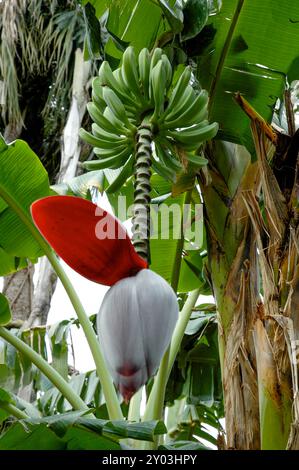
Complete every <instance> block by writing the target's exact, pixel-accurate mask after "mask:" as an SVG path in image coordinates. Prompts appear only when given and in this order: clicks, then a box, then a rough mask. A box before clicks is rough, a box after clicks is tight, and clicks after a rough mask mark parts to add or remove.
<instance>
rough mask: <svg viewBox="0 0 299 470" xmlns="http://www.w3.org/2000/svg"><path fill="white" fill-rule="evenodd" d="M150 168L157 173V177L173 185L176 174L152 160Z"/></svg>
mask: <svg viewBox="0 0 299 470" xmlns="http://www.w3.org/2000/svg"><path fill="white" fill-rule="evenodd" d="M152 167H153V170H154V171H155V172H156V173H158V175H160V176H162V178H165V179H166V180H169V181H171V182H172V183H175V181H176V174H175V172H174V171H173V170H171V169H170V168H167V166H163V165H161V163H159V162H157V160H154V159H153V160H152Z"/></svg>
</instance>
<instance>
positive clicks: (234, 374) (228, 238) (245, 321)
mask: <svg viewBox="0 0 299 470" xmlns="http://www.w3.org/2000/svg"><path fill="white" fill-rule="evenodd" d="M152 3H155V4H156V9H155V10H154V9H153V13H152V19H153V21H152V22H151V23H150V25H149V26H148V27H147V29H146V31H145V33H146V34H145V36H144V37H140V35H138V33H136V25H138V21H139V26H140V27H141V22H142V13H141V11H140V10H138V7H140V5H138V7H137V11H135V12H134V14H131V13H130V12H129V11H128V10H127V9H128V7H129V5H130V6H133V4H135V2H129V1H128V2H125V4H124V6H123V8H122V13H123V15H124V18H123V22H121V23H116V22H114V20H115V15H116V10H113V8H111V9H110V16H109V21H108V24H109V25H110V26H111V28H114V32H115V33H116V34H117V35H118V36H119V37H120V38H121V39H123V40H129V41H130V42H131V44H133V45H134V46H135V47H137V48H139V49H140V48H141V47H142V46H144V45H145V46H146V45H148V44H151V45H152V44H154V43H155V42H156V44H163V46H164V48H165V51H166V50H167V53H168V54H170V55H171V57H172V58H173V60H174V61H180V60H182V56H179V58H178V51H181V52H182V51H183V52H184V53H185V54H187V56H188V57H189V59H192V60H193V61H194V62H195V63H196V66H197V73H196V78H197V80H198V81H199V83H201V84H203V85H204V86H205V88H206V89H208V90H209V95H210V101H209V116H210V119H211V120H216V121H217V122H219V125H220V131H219V133H218V139H219V138H221V139H223V140H222V141H220V140H217V141H214V142H213V143H212V144H211V145H208V146H207V148H206V152H205V156H206V158H207V159H208V161H209V164H208V168H207V169H203V170H201V171H200V172H199V174H198V180H199V183H200V185H201V191H202V195H203V198H204V203H205V206H204V207H205V224H206V230H207V237H208V253H209V276H210V280H211V282H212V285H213V291H214V295H215V298H216V301H217V309H218V314H219V345H220V355H221V362H222V375H223V385H224V393H225V401H226V428H227V440H228V446H229V447H231V448H241V449H256V448H260V447H262V448H285V447H286V445H287V441H288V437H289V435H290V430H291V422H292V421H293V420H295V424H294V425H293V427H292V429H293V431H294V430H295V429H296V419H297V418H296V416H297V415H296V414H295V415H294V414H292V409H293V410H296V409H297V407H296V404H295V403H294V398H293V397H296V390H297V385H296V383H297V379H296V376H297V372H296V365H295V366H294V364H293V362H294V361H293V360H292V355H291V352H292V347H291V346H290V345H292V344H293V347H294V339H293V340H292V341H293V342H292V341H291V340H290V339H289V338H287V337H285V342H284V343H283V339H282V338H283V331H285V330H284V329H283V327H282V325H283V324H284V323H285V322H287V320H286V319H285V318H281V317H280V318H281V323H280V325H278V324H277V325H276V326H273V328H272V327H271V333H270V332H269V331H270V328H266V326H267V325H268V323H267V322H268V317H266V318H265V316H264V314H263V313H262V312H265V311H266V312H267V315H271V316H273V315H274V317H275V319H276V320H277V321H278V318H279V315H281V316H289V315H291V313H290V310H289V309H290V305H293V307H292V312H295V311H296V307H295V304H292V301H291V298H293V297H292V296H293V295H295V294H292V293H291V292H290V291H289V290H286V291H285V292H284V295H283V296H282V294H280V291H281V288H280V285H283V286H285V284H286V282H285V280H284V276H283V275H281V277H280V275H279V274H278V273H282V272H283V271H282V266H283V265H284V264H285V261H283V260H285V259H286V256H287V255H282V253H281V252H284V251H285V246H287V247H288V248H289V249H290V250H291V251H290V252H289V255H288V256H289V258H288V259H289V260H290V259H291V258H290V256H291V253H292V249H293V248H292V246H293V242H292V241H290V243H289V242H288V240H290V237H291V235H290V233H291V232H292V233H293V234H294V233H295V232H296V227H297V225H296V222H295V219H296V216H295V215H293V216H290V215H288V216H287V214H295V212H294V211H295V207H296V202H294V199H292V203H291V204H293V205H291V206H290V203H289V202H288V201H286V200H285V195H284V194H281V193H284V191H286V188H284V185H285V184H287V185H288V189H287V191H288V193H290V194H294V191H295V189H294V188H295V187H296V181H295V178H293V179H292V181H291V183H290V181H289V179H288V182H286V181H285V182H280V184H279V181H280V179H281V178H280V177H279V172H278V171H276V165H278V168H279V169H281V168H283V167H284V164H283V161H284V159H287V157H286V155H287V150H286V148H288V145H290V147H291V148H292V151H293V152H294V153H293V154H292V156H293V158H295V157H294V155H295V154H296V152H297V150H296V143H295V142H296V139H295V140H291V142H293V144H292V145H291V144H290V140H288V139H287V142H289V143H288V144H285V145H282V144H281V143H282V142H283V141H284V140H285V139H286V138H284V137H283V136H281V134H280V133H279V132H278V133H275V132H274V131H273V130H272V129H271V128H269V126H268V124H267V122H271V119H272V117H273V112H274V108H275V106H276V104H277V100H278V99H279V98H280V99H282V98H283V97H284V96H285V97H286V98H287V96H288V94H289V92H288V90H287V86H288V83H290V82H291V81H292V80H294V79H296V78H298V73H299V72H298V51H297V49H296V46H295V44H296V28H295V22H294V20H293V18H296V17H297V15H298V5H297V2H282V3H280V4H279V6H278V4H277V2H274V1H271V0H269V1H267V2H263V5H261V2H258V1H253V2H249V1H246V0H240V1H233V0H231V1H227V2H225V4H223V5H222V7H221V8H220V9H219V10H218V11H217V14H215V13H216V12H215V11H213V12H211V13H212V15H211V16H210V18H209V19H208V21H207V23H206V24H205V21H206V20H207V15H204V12H206V11H207V10H206V7H207V2H200V1H198V2H192V1H189V2H187V4H186V8H185V9H184V8H183V9H181V10H180V9H179V8H178V4H177V3H176V4H175V2H159V1H156V2H152ZM159 7H161V8H163V12H164V14H165V16H166V18H167V21H168V22H167V24H166V25H165V24H164V27H163V24H161V22H160V18H159V17H158V18H157V17H156V16H155V15H156V14H157V11H158V8H159ZM119 8H120V7H119ZM182 11H183V14H185V17H184V21H185V25H183V24H182V16H181V15H180V13H182ZM198 12H200V14H198ZM203 17H205V20H202V18H203ZM253 18H254V20H253ZM155 20H156V21H155ZM154 28H156V30H157V31H158V34H156V36H155V39H153V36H154V34H153V30H154ZM137 29H138V28H137ZM270 31H271V33H270ZM261 45H262V47H261ZM107 51H109V53H112V52H113V51H112V49H111V48H107ZM185 58H186V56H185ZM285 90H286V93H284V92H285ZM238 92H239V93H241V94H242V95H244V96H245V97H246V99H247V100H248V101H250V103H251V106H253V107H250V106H248V103H247V104H246V105H244V102H243V101H242V99H239V101H240V102H241V104H242V106H241V107H239V106H238V105H237V104H236V102H235V100H234V95H236V94H237V93H238ZM286 102H288V101H287V99H286ZM244 107H245V108H246V110H247V113H248V115H249V117H250V118H251V120H252V121H253V130H251V129H250V120H249V119H248V118H247V117H246V116H245V114H244V110H243V109H242V108H244ZM286 107H287V115H288V118H289V122H292V121H293V118H292V109H288V108H289V106H286ZM258 113H259V114H258ZM264 120H265V121H264ZM256 121H257V122H258V123H259V126H258V127H257V126H256V125H255V124H254V123H255V122H256ZM259 127H261V129H260V128H259ZM293 129H294V126H290V127H289V129H286V132H287V133H289V135H290V137H292V134H293ZM264 131H266V135H267V139H270V141H271V142H272V144H273V145H274V147H275V148H276V152H275V150H273V149H272V150H271V149H270V150H269V149H268V143H267V141H266V142H264V139H265V137H264V134H263V132H264ZM252 132H253V138H252V136H251V133H252ZM225 141H230V142H231V143H238V144H239V145H237V146H235V145H232V144H231V143H228V142H225ZM259 142H260V143H259ZM261 142H263V143H262V144H261ZM240 144H243V145H244V146H245V147H246V148H244V147H242V146H240ZM281 146H282V148H283V150H282V152H281ZM294 147H295V148H294ZM271 152H272V154H273V153H274V155H275V158H272V154H271ZM265 155H267V157H265ZM281 155H283V156H281ZM289 158H291V157H289ZM167 166H168V167H170V165H167ZM271 166H272V168H273V169H272V170H271V168H270V167H271ZM291 168H294V163H293V164H292V166H291ZM280 171H282V170H280ZM265 174H266V175H268V176H265ZM269 175H272V176H269ZM284 178H286V177H284ZM277 181H278V182H277ZM269 186H270V188H269ZM270 189H271V197H270V196H269V191H270ZM274 189H275V191H274ZM276 190H277V191H276ZM273 192H276V195H275V194H273ZM248 195H254V198H259V200H260V203H259V204H256V203H255V205H254V207H255V209H254V210H253V208H252V207H251V206H250V204H249V202H248V200H247V196H248ZM248 198H250V196H248ZM271 199H272V202H271ZM273 200H274V201H275V202H273ZM250 201H251V204H253V200H252V198H251V199H250ZM278 202H279V204H278ZM294 204H295V206H294ZM274 207H278V208H279V215H277V216H276V217H275V220H271V212H272V211H273V210H274ZM277 210H278V209H277ZM277 210H276V211H277ZM260 213H261V214H262V217H261V216H259V218H258V215H257V214H260ZM264 214H266V215H267V216H268V217H269V220H266V221H265V220H263V218H265V215H264ZM255 218H258V220H259V226H257V222H256V221H255V222H254V219H255ZM282 221H283V224H284V225H283V227H282V226H281V225H282ZM262 222H263V223H262ZM267 224H270V225H271V226H273V225H274V226H275V225H277V224H279V225H278V226H277V229H276V235H275V236H274V235H273V234H272V235H271V231H270V228H269V229H267ZM258 227H259V232H260V231H261V227H263V230H264V231H265V230H266V232H264V233H263V236H262V237H261V238H262V242H260V243H259V245H258V244H257V229H258ZM272 230H274V229H272ZM294 230H295V232H294ZM259 236H260V235H259ZM267 237H268V238H267ZM277 237H278V238H277ZM292 237H293V238H294V235H292ZM279 240H280V241H279ZM295 240H297V239H296V237H295ZM294 243H297V241H296V242H294ZM273 244H274V246H276V248H277V251H276V256H274V255H273V253H271V257H270V258H271V259H270V258H268V257H267V262H266V261H265V260H264V259H263V257H262V254H263V253H265V250H266V251H267V250H270V247H272V245H273ZM279 244H280V245H279ZM279 246H280V248H278V247H279ZM270 251H271V250H270ZM281 255H282V256H281ZM273 256H274V257H273ZM261 260H263V261H262V262H261ZM265 263H267V269H268V271H267V275H266V274H265ZM287 266H289V268H288V269H289V271H288V274H287V276H290V277H289V278H288V279H292V286H293V285H296V282H297V281H296V279H297V277H296V275H295V271H293V272H294V276H295V277H292V274H291V272H292V271H290V269H293V268H294V269H295V270H296V267H295V266H296V261H295V266H294V267H292V268H291V267H290V266H293V264H292V265H289V264H288V263H287ZM271 272H273V273H274V274H272V275H271V274H270V273H271ZM269 279H271V284H272V287H271V294H269V285H268V284H269V282H270V280H269ZM267 285H268V287H267ZM292 289H293V288H292ZM292 289H291V290H292ZM274 290H275V292H274ZM295 290H296V289H295ZM266 292H267V294H266ZM261 295H262V298H261ZM272 296H273V297H274V298H277V299H279V300H278V302H277V303H276V304H275V310H274V309H273V308H272V301H271V299H272ZM282 297H283V298H282ZM286 299H289V301H288V303H287V304H285V302H286ZM269 303H270V304H271V307H270V306H269V305H270V304H269ZM286 305H287V307H286ZM293 308H294V310H293ZM275 312H276V313H275ZM286 312H288V313H286ZM293 314H294V313H293ZM271 321H273V320H271ZM290 325H291V324H290ZM265 328H266V330H267V334H266V333H265ZM290 328H291V326H290ZM252 331H254V334H253V333H252ZM290 334H291V333H290ZM291 336H292V337H293V338H296V333H292V334H291ZM278 338H280V346H278V344H277V341H278ZM290 341H291V342H290ZM277 348H279V351H280V354H279V357H280V355H281V357H284V361H283V359H282V358H281V359H279V358H278V356H277V354H278V353H277ZM266 351H267V357H269V359H268V361H269V362H268V363H267V365H265V364H264V359H263V355H264V354H266ZM286 351H288V359H286V355H287V352H286ZM274 358H275V359H274ZM274 370H276V372H275V371H274ZM269 371H272V372H271V374H270V372H269ZM269 374H270V375H271V379H270V378H269ZM268 382H269V383H268ZM274 390H275V393H274ZM292 436H293V434H292ZM294 439H295V437H293V438H292V439H291V441H290V443H289V445H290V446H292V445H293V444H292V442H293V440H294Z"/></svg>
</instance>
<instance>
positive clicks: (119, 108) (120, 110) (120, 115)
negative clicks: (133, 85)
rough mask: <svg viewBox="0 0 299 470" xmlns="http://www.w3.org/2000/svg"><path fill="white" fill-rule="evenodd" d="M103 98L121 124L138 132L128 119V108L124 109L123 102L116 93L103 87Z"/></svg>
mask: <svg viewBox="0 0 299 470" xmlns="http://www.w3.org/2000/svg"><path fill="white" fill-rule="evenodd" d="M103 98H104V100H105V102H106V104H107V106H108V107H109V108H110V109H111V111H112V113H113V114H114V116H115V117H116V118H117V119H118V120H119V121H121V122H123V123H124V124H125V125H126V127H127V128H128V129H131V130H133V131H135V130H136V126H134V125H133V124H131V122H130V121H129V119H128V116H127V113H126V108H125V107H124V105H123V103H122V102H121V100H120V99H119V98H118V96H117V95H116V94H115V93H114V91H113V90H111V88H108V87H103Z"/></svg>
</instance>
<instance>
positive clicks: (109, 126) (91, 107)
mask: <svg viewBox="0 0 299 470" xmlns="http://www.w3.org/2000/svg"><path fill="white" fill-rule="evenodd" d="M87 110H88V113H89V115H90V117H91V119H92V120H93V121H94V122H95V123H96V124H98V125H99V126H100V127H102V128H103V129H104V130H105V131H107V132H110V133H111V134H115V133H116V132H115V131H116V129H117V127H116V126H115V125H114V123H113V122H112V121H110V116H108V117H107V118H106V116H105V113H106V114H107V110H109V109H108V108H106V109H105V111H104V113H101V112H100V111H99V110H98V108H97V106H96V105H95V104H94V103H92V102H90V103H88V104H87ZM119 127H120V126H119ZM117 130H119V129H117ZM120 133H122V134H126V133H127V134H128V133H129V132H128V130H127V129H126V128H125V127H124V126H121V132H120Z"/></svg>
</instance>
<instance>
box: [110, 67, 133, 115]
mask: <svg viewBox="0 0 299 470" xmlns="http://www.w3.org/2000/svg"><path fill="white" fill-rule="evenodd" d="M112 73H113V75H114V77H115V79H116V81H117V82H118V85H119V89H118V90H115V89H113V88H112V89H113V91H114V92H115V93H116V95H117V96H118V97H119V98H120V99H121V101H122V102H123V103H124V105H125V108H126V110H131V111H133V112H134V113H136V111H139V110H140V108H141V103H140V102H139V101H138V100H136V97H135V96H133V95H132V93H131V90H130V88H128V87H127V85H126V84H125V82H124V79H123V76H122V73H121V67H119V68H118V69H116V70H114V71H113V72H112ZM110 88H111V87H110Z"/></svg>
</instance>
